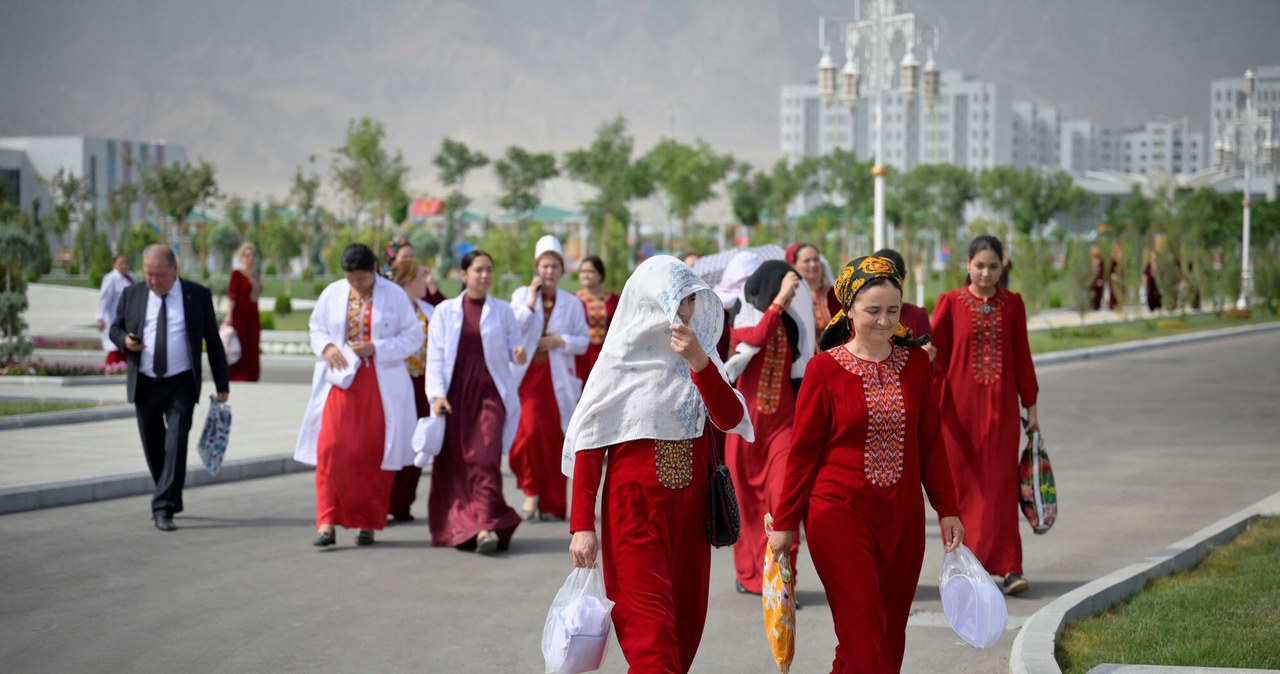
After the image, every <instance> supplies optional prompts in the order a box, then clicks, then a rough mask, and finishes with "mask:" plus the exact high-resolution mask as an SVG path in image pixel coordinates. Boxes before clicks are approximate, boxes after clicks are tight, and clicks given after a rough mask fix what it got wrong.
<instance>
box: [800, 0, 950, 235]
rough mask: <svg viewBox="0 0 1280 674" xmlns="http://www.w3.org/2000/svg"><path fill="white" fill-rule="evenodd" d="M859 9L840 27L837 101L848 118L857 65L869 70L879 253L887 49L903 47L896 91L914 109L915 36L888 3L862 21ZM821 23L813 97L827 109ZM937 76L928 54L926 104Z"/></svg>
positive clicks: (889, 71) (831, 81)
mask: <svg viewBox="0 0 1280 674" xmlns="http://www.w3.org/2000/svg"><path fill="white" fill-rule="evenodd" d="M860 4H861V3H858V4H856V5H855V8H854V20H853V21H851V22H848V23H846V24H845V25H844V43H845V64H844V68H843V69H842V70H841V71H840V78H839V79H840V92H839V98H840V101H841V102H842V103H844V104H845V105H847V106H848V108H849V111H850V113H852V112H853V111H854V110H855V109H856V108H857V105H858V101H859V99H860V98H861V91H860V88H861V84H862V72H861V70H860V69H859V67H858V62H859V60H862V59H865V60H864V62H867V63H869V64H870V71H869V73H868V74H867V77H866V84H867V89H868V90H869V92H870V95H872V96H874V97H875V106H876V107H875V127H874V130H873V132H872V133H873V144H874V150H873V152H874V155H873V161H872V167H871V175H872V177H873V179H874V190H875V191H874V194H875V196H874V213H875V215H874V223H875V229H874V231H873V238H872V243H873V246H874V249H875V250H879V249H881V248H884V247H885V233H886V232H885V229H886V228H885V215H884V199H885V183H884V177H885V173H886V170H885V167H884V163H883V162H884V114H885V113H884V106H885V99H886V98H887V96H888V94H889V92H890V91H891V88H892V86H893V77H894V74H895V72H894V71H895V70H897V69H898V68H895V66H894V64H893V63H892V62H890V57H889V53H888V52H889V49H888V46H889V43H890V42H892V41H893V40H894V39H896V38H899V37H900V38H901V39H902V40H903V41H904V42H905V43H906V54H905V55H904V56H903V59H902V62H901V64H900V68H901V72H900V75H899V85H900V88H901V92H902V93H903V94H904V95H905V96H906V97H907V100H908V102H909V103H914V102H915V98H916V91H917V89H919V85H920V61H918V60H917V59H916V56H915V52H914V49H915V40H916V36H917V27H916V17H915V14H913V13H911V12H899V11H898V6H897V5H898V3H897V2H895V1H894V0H872V2H870V3H869V5H868V7H867V16H862V12H860V11H859V10H860ZM929 30H931V31H932V33H933V42H934V49H936V48H937V29H936V28H932V27H931V28H929ZM826 33H827V31H826V18H825V17H821V18H819V19H818V48H819V49H820V50H822V58H821V60H819V61H818V95H819V96H820V97H821V98H822V100H823V101H824V102H825V103H826V104H827V105H830V104H831V102H832V100H833V99H834V98H835V97H836V80H837V77H836V67H835V63H834V62H832V60H831V52H830V43H829V42H828V40H827V34H826ZM940 81H941V71H940V70H939V69H938V66H937V63H936V62H935V61H934V57H933V50H930V53H929V63H928V65H927V66H926V68H925V87H924V89H925V95H926V97H927V98H928V100H929V102H930V103H931V104H932V103H933V102H934V101H935V100H936V98H937V95H938V93H939V89H940V84H939V83H940ZM851 116H852V115H851Z"/></svg>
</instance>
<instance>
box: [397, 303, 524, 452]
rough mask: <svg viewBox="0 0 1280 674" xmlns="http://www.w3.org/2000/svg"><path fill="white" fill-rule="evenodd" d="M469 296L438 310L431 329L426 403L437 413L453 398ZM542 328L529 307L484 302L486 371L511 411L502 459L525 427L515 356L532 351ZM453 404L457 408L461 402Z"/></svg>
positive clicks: (482, 333) (482, 324)
mask: <svg viewBox="0 0 1280 674" xmlns="http://www.w3.org/2000/svg"><path fill="white" fill-rule="evenodd" d="M465 296H466V293H465V292H464V293H463V294H462V295H459V296H458V297H455V298H453V299H450V300H445V301H444V302H441V303H440V304H438V305H436V312H435V315H433V316H432V317H431V325H430V326H429V327H428V329H427V400H429V401H430V402H431V404H432V406H433V407H434V406H435V401H436V398H448V395H449V385H450V384H451V383H452V381H453V367H454V365H455V364H456V363H457V361H458V339H459V338H460V337H462V319H463V314H462V302H463V298H464V297H465ZM537 327H538V326H537V325H536V324H535V323H534V321H533V312H531V311H529V308H528V307H525V306H523V305H522V306H517V307H513V306H511V305H510V304H507V303H506V302H504V301H502V300H500V299H497V298H494V297H486V298H485V300H484V309H482V310H481V312H480V339H481V340H482V341H483V343H484V362H485V366H486V368H487V369H488V370H489V376H490V377H491V378H492V379H493V385H494V386H495V387H497V389H498V394H499V395H500V396H501V397H502V405H503V407H504V408H505V409H506V415H507V418H506V421H505V423H504V424H503V426H502V453H503V454H506V453H507V452H510V451H511V443H512V442H514V441H515V439H516V427H517V426H519V425H520V391H519V388H520V382H519V381H518V380H516V378H515V375H514V374H513V373H512V368H511V365H512V364H514V362H515V360H514V356H513V355H512V353H511V352H512V350H513V349H515V348H516V347H517V346H524V347H525V348H526V351H527V350H528V346H527V343H528V341H529V333H533V332H535V331H536V330H537ZM535 341H536V339H535ZM529 355H530V356H532V353H531V354H529ZM410 400H412V398H411V399H410ZM451 402H453V404H455V405H456V404H457V403H456V401H451ZM446 423H447V422H446Z"/></svg>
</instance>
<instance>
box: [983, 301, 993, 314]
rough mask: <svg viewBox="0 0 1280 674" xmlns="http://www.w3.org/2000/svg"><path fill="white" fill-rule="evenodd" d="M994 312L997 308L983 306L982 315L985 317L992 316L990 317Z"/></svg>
mask: <svg viewBox="0 0 1280 674" xmlns="http://www.w3.org/2000/svg"><path fill="white" fill-rule="evenodd" d="M993 311H995V307H993V306H991V305H990V304H984V305H982V315H983V316H990V315H991V312H993Z"/></svg>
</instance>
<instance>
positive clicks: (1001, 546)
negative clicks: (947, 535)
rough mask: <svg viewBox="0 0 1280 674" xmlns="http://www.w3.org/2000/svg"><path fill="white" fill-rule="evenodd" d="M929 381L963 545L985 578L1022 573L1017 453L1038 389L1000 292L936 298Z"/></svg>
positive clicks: (1011, 297)
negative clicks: (1025, 412) (1024, 417)
mask: <svg viewBox="0 0 1280 674" xmlns="http://www.w3.org/2000/svg"><path fill="white" fill-rule="evenodd" d="M933 343H934V345H935V346H936V347H937V349H938V355H937V359H936V362H935V369H934V378H935V380H936V381H935V384H937V388H938V395H939V407H940V411H941V414H942V438H943V440H944V441H945V442H946V446H947V451H948V452H950V455H951V469H952V472H953V474H954V477H955V483H956V484H957V485H959V487H960V490H959V491H960V521H961V522H963V523H964V526H965V537H964V542H965V545H966V546H968V547H969V549H970V550H972V551H973V554H974V555H975V556H977V558H978V560H979V561H981V562H982V565H983V566H984V567H985V568H986V570H987V572H988V573H993V574H996V575H999V576H1004V575H1008V574H1010V573H1019V574H1020V573H1022V539H1021V537H1020V536H1019V533H1018V520H1019V518H1020V515H1019V506H1018V451H1019V449H1020V448H1021V445H1022V443H1021V439H1022V425H1021V422H1020V420H1019V418H1020V411H1019V409H1018V400H1019V398H1021V400H1022V406H1024V407H1030V406H1031V405H1034V404H1036V395H1037V393H1038V391H1039V385H1038V384H1037V383H1036V371H1035V366H1034V364H1033V363H1032V362H1031V349H1030V347H1029V346H1028V344H1027V310H1026V307H1025V306H1023V304H1022V298H1021V297H1019V296H1018V295H1017V294H1016V293H1012V292H1009V291H1008V290H1005V289H1004V288H999V289H997V290H996V294H995V295H993V296H992V297H991V298H989V299H986V300H983V299H981V298H979V297H976V296H974V294H973V293H971V292H969V289H968V288H958V289H956V290H952V291H951V292H948V293H944V294H943V295H942V296H941V297H939V298H938V306H937V308H936V309H935V310H934V314H933Z"/></svg>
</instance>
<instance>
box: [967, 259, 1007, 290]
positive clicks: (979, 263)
mask: <svg viewBox="0 0 1280 674" xmlns="http://www.w3.org/2000/svg"><path fill="white" fill-rule="evenodd" d="M966 271H968V272H969V280H970V282H972V284H973V287H974V288H977V289H978V290H984V291H990V290H994V289H995V287H996V284H997V283H999V282H1000V275H1001V274H1002V273H1004V262H1003V261H1002V260H1001V259H1000V256H999V255H996V252H995V251H994V250H989V249H988V250H980V251H978V254H977V255H974V256H973V257H971V258H969V265H968V267H967V269H966Z"/></svg>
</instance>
